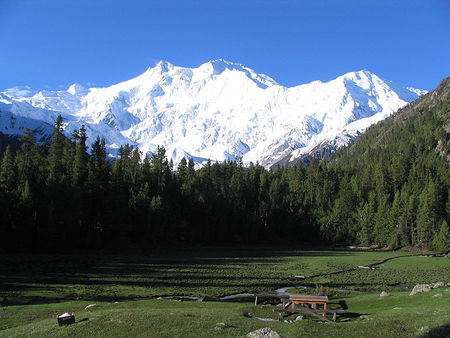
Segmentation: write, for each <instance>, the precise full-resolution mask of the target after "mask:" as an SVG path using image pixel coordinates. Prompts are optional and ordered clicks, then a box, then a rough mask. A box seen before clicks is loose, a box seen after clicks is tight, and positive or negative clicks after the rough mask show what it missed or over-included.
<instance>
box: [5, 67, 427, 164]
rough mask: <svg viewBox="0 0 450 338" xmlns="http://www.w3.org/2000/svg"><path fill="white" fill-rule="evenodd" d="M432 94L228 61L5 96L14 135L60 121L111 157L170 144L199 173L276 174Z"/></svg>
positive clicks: (376, 81) (359, 76)
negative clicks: (213, 169) (280, 73)
mask: <svg viewBox="0 0 450 338" xmlns="http://www.w3.org/2000/svg"><path fill="white" fill-rule="evenodd" d="M424 93H425V91H421V90H417V89H414V88H403V87H399V86H397V85H395V84H394V83H392V82H390V81H386V80H382V79H381V78H379V77H378V76H376V75H375V74H372V73H370V72H368V71H357V72H351V73H347V74H345V75H342V76H340V77H338V78H337V79H335V80H332V81H329V82H326V83H323V82H321V81H314V82H311V83H308V84H304V85H299V86H295V87H290V88H288V87H285V86H282V85H280V84H278V83H277V82H276V81H275V80H273V79H272V78H270V77H268V76H266V75H263V74H257V73H256V72H254V71H253V70H251V69H250V68H247V67H244V66H243V65H240V64H237V63H232V62H228V61H225V60H215V61H210V62H207V63H205V64H202V65H201V66H199V67H198V68H184V67H178V66H175V65H173V64H171V63H168V62H163V61H161V62H159V63H158V64H157V65H156V66H155V67H152V68H149V69H147V71H145V72H144V73H143V74H141V75H139V76H138V77H136V78H134V79H131V80H128V81H125V82H121V83H118V84H116V85H112V86H110V87H107V88H84V87H83V86H81V85H79V84H74V85H72V86H70V87H69V88H68V89H67V90H65V91H41V92H38V93H36V94H35V95H33V96H29V95H27V96H20V95H17V92H16V91H5V92H3V93H0V114H1V115H0V123H1V126H0V132H3V133H6V134H19V133H21V129H19V128H14V127H8V129H6V128H5V123H6V122H4V121H5V120H7V116H10V117H11V116H12V117H13V118H16V119H18V120H19V119H23V121H26V120H30V121H33V122H32V123H31V122H30V126H31V128H40V130H39V132H41V133H45V132H47V131H48V124H52V123H53V121H54V120H55V118H56V116H57V115H58V114H61V115H62V116H63V118H64V120H65V122H66V126H65V131H66V132H67V134H68V135H70V133H71V132H72V131H73V130H74V129H78V128H80V126H81V125H85V126H86V129H87V133H88V137H89V139H88V141H90V142H93V141H94V140H95V138H96V137H97V136H101V137H105V139H106V142H107V146H108V149H109V151H110V152H111V153H112V154H114V153H115V152H116V151H117V149H118V148H119V147H120V146H121V145H123V144H126V143H130V144H133V145H136V146H139V148H140V149H141V151H142V152H143V153H144V154H147V153H149V154H150V153H152V152H153V151H154V150H155V149H156V147H157V146H164V147H165V148H166V153H167V155H168V157H169V158H171V159H173V161H174V163H175V164H176V163H178V162H179V161H180V160H181V159H182V158H183V157H188V158H193V159H194V160H195V161H196V162H197V164H198V165H201V163H202V162H204V161H206V160H207V159H210V160H212V161H223V160H227V159H229V160H237V159H242V161H243V162H244V163H249V162H251V161H253V162H257V161H258V162H259V163H260V164H262V165H264V166H266V167H270V166H271V165H273V164H274V163H278V162H279V161H283V163H285V164H288V163H290V162H292V161H295V160H296V159H298V158H300V157H302V156H305V154H308V153H309V152H311V151H312V150H314V149H317V147H318V146H320V145H327V144H329V143H330V144H333V147H334V148H339V147H341V146H343V145H345V144H347V143H348V142H350V141H351V140H352V139H354V138H355V137H356V136H357V135H358V134H359V133H361V132H363V131H364V130H365V129H366V128H367V127H368V126H370V125H371V124H373V123H375V122H377V121H380V120H382V119H384V118H386V117H387V116H389V115H390V114H392V113H393V112H395V111H396V110H398V109H399V108H400V107H402V106H404V105H405V104H407V103H408V102H411V101H413V100H415V99H416V98H418V97H419V96H420V95H421V94H424ZM7 114H9V115H7ZM25 119H26V120H25ZM21 121H22V120H21ZM38 121H40V122H39V123H38ZM21 123H22V122H21ZM36 123H38V124H40V125H39V126H37V125H36ZM23 124H26V122H23ZM44 126H45V127H44Z"/></svg>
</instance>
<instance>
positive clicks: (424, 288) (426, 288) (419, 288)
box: [409, 284, 431, 296]
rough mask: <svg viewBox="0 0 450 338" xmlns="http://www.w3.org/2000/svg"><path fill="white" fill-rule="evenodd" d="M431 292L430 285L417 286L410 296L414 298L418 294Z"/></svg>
mask: <svg viewBox="0 0 450 338" xmlns="http://www.w3.org/2000/svg"><path fill="white" fill-rule="evenodd" d="M428 291H431V288H430V286H429V285H428V284H417V285H416V286H415V287H414V288H413V289H412V291H411V293H410V294H409V295H410V296H414V295H416V294H418V293H422V292H428Z"/></svg>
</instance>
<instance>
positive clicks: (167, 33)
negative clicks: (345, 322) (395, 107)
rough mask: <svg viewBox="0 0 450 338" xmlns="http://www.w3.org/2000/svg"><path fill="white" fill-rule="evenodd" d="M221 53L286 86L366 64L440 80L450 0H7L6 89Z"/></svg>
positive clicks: (428, 82) (55, 85) (124, 74)
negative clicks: (162, 61) (159, 61)
mask: <svg viewBox="0 0 450 338" xmlns="http://www.w3.org/2000/svg"><path fill="white" fill-rule="evenodd" d="M217 58H223V59H226V60H229V61H234V62H239V63H242V64H244V65H245V66H247V67H250V68H252V69H254V70H255V71H257V72H259V73H264V74H267V75H269V76H271V77H273V78H274V79H275V80H276V81H278V82H279V83H280V84H283V85H286V86H293V85H297V84H302V83H306V82H310V81H313V80H322V81H328V80H330V79H333V78H335V77H337V76H339V75H341V74H344V73H346V72H349V71H355V70H360V69H367V70H369V71H372V72H374V73H376V74H378V75H379V76H381V77H383V78H387V79H390V80H393V81H394V82H397V83H398V84H400V85H403V86H413V87H416V88H422V89H432V88H434V87H435V86H436V85H437V84H438V82H439V81H440V80H441V79H442V78H444V77H446V76H450V0H348V1H347V0H305V1H301V0H297V1H296V0H154V1H152V0H0V90H3V89H6V88H9V87H13V86H24V85H29V86H31V87H32V88H33V89H61V88H64V89H65V88H66V87H67V86H68V85H69V84H71V83H74V82H77V83H81V84H83V85H88V86H108V85H111V84H114V83H117V82H120V81H124V80H127V79H130V78H132V77H134V76H137V75H139V74H140V73H142V72H144V71H145V70H146V69H147V68H148V67H150V66H154V65H155V64H156V62H157V61H158V60H166V61H169V62H172V63H174V64H175V65H179V66H187V67H197V66H199V65H200V64H201V63H204V62H207V61H209V60H211V59H217Z"/></svg>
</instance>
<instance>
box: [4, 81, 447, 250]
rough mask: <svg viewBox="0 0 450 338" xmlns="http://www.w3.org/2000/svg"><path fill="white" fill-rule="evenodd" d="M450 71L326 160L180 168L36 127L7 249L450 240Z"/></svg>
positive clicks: (19, 172) (20, 159) (11, 174)
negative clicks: (43, 139)
mask: <svg viewBox="0 0 450 338" xmlns="http://www.w3.org/2000/svg"><path fill="white" fill-rule="evenodd" d="M449 93H450V79H446V80H444V81H443V82H442V83H441V85H440V86H439V88H438V89H437V90H436V91H433V92H430V93H429V94H427V95H425V96H424V97H422V98H421V99H419V100H418V101H416V102H414V103H412V104H410V105H408V106H407V107H405V108H404V109H402V110H401V111H399V112H398V113H397V114H395V116H392V117H391V118H388V119H387V120H385V121H383V122H381V123H379V124H377V125H376V126H373V127H372V128H370V129H369V130H368V131H367V132H366V133H365V134H364V135H363V136H361V137H360V138H358V139H357V141H356V142H355V143H354V144H353V145H351V146H350V147H348V148H345V149H343V150H341V151H339V152H338V153H337V154H336V155H335V156H333V157H332V158H330V159H329V160H328V161H325V162H323V163H321V164H318V163H317V162H312V163H311V165H309V166H301V165H300V166H297V167H294V168H288V169H282V168H281V169H278V170H273V171H267V170H265V169H264V168H263V167H261V166H259V165H251V166H250V167H244V166H243V165H242V163H239V162H224V163H214V164H212V163H208V164H207V165H206V166H205V167H204V168H202V169H200V170H197V171H195V170H194V163H193V162H192V161H186V160H182V161H181V163H180V164H179V165H178V166H177V168H173V165H172V164H171V162H169V161H168V160H167V158H166V156H165V151H164V149H163V148H158V151H157V152H156V153H155V154H154V156H153V157H152V158H151V159H145V160H141V154H140V152H139V150H138V149H135V148H133V147H131V146H124V147H122V148H121V149H120V157H119V159H117V160H116V161H114V162H112V161H110V160H109V159H108V157H107V153H106V149H105V142H104V140H102V139H97V140H96V141H95V142H94V143H93V145H92V149H90V155H88V152H87V146H86V131H85V130H84V128H80V129H79V130H76V131H75V132H74V133H73V135H72V138H71V139H70V140H69V139H67V138H65V137H64V136H63V134H62V130H63V121H62V119H61V118H58V120H57V121H56V123H55V126H54V134H53V137H52V140H51V143H50V145H49V146H46V145H38V144H37V143H36V140H35V139H34V137H33V133H32V131H30V130H28V131H27V132H26V134H25V135H24V137H23V138H22V144H21V146H20V149H19V150H18V151H17V152H16V153H15V155H14V154H13V152H12V151H11V150H10V149H9V148H7V150H6V151H5V152H4V154H3V157H2V161H1V166H0V201H1V203H0V238H1V239H2V246H1V247H2V248H3V249H7V250H8V249H32V250H47V249H84V248H88V249H99V248H112V247H115V248H121V247H126V248H134V247H140V248H146V249H149V248H152V247H154V246H162V245H166V244H168V243H170V244H171V245H178V244H179V245H186V244H206V243H239V242H255V241H259V240H267V241H274V240H277V241H295V242H298V243H302V242H303V243H305V242H310V243H311V242H315V243H327V244H348V243H360V244H364V245H370V244H376V245H380V246H389V247H400V246H417V247H426V248H433V249H436V250H445V249H447V248H448V241H449V231H448V222H449V215H450V201H449V195H450V193H449V188H450V161H449V156H450V155H449V154H450V153H449V149H450V137H449V135H450V133H449V130H450V122H449V121H450V117H449V114H450V98H449V95H450V94H449Z"/></svg>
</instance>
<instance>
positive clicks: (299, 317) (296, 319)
mask: <svg viewBox="0 0 450 338" xmlns="http://www.w3.org/2000/svg"><path fill="white" fill-rule="evenodd" d="M302 319H303V316H297V317H296V318H295V321H296V322H298V321H299V320H302Z"/></svg>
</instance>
